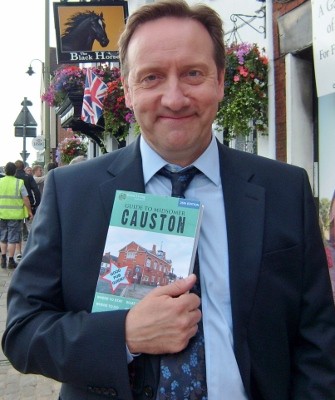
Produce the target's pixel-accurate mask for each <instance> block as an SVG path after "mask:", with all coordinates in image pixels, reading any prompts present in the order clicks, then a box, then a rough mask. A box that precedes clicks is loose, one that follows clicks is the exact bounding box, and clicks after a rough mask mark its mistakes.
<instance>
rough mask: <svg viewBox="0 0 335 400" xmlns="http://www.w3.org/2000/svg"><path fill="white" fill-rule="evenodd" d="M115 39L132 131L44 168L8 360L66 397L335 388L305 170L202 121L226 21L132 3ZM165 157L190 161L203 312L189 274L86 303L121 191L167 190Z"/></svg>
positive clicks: (282, 398) (253, 396)
mask: <svg viewBox="0 0 335 400" xmlns="http://www.w3.org/2000/svg"><path fill="white" fill-rule="evenodd" d="M119 44H120V61H121V67H122V74H123V77H124V86H125V93H126V101H127V105H128V106H129V107H131V108H132V109H133V111H134V113H135V116H136V120H137V122H138V124H139V125H140V128H141V136H140V137H139V138H138V139H137V140H136V142H135V143H133V144H131V145H129V146H127V147H125V148H123V149H120V150H119V151H115V152H113V153H111V154H107V155H104V156H101V157H98V158H96V159H94V160H89V161H86V162H85V163H80V164H79V165H74V166H71V167H68V168H57V169H55V170H53V171H51V172H50V173H49V174H50V175H49V177H48V179H47V181H46V185H45V188H44V192H43V199H42V203H41V205H40V207H39V209H38V211H37V215H36V220H35V222H34V224H33V230H32V234H31V235H30V236H29V239H28V243H27V247H26V252H25V257H24V258H23V260H22V261H21V263H20V265H19V267H18V269H17V270H16V271H15V273H14V276H13V278H12V282H11V286H10V288H9V291H8V321H7V328H6V331H5V333H4V336H3V341H2V345H3V349H4V352H5V354H6V355H7V357H8V359H9V360H10V361H11V363H12V364H13V365H14V367H15V368H17V369H18V370H19V371H21V372H24V373H37V374H42V375H45V376H48V377H51V378H53V379H56V380H58V381H61V382H63V385H62V389H61V393H60V399H62V400H83V399H88V400H98V399H100V400H101V399H104V398H110V399H120V400H121V399H123V400H130V399H154V400H156V399H170V400H183V399H199V400H206V399H209V400H219V399H220V400H221V399H227V400H246V399H250V400H293V399H294V400H307V399H308V400H321V399H324V400H331V399H335V308H334V303H333V299H332V293H331V286H330V279H329V273H328V269H327V262H326V257H325V253H324V247H323V243H322V239H321V235H320V231H319V226H318V218H317V214H316V210H315V207H314V201H313V196H312V194H311V189H310V186H309V183H308V177H307V174H306V173H305V171H304V170H303V169H301V168H298V167H294V166H290V165H287V164H284V163H279V162H276V161H273V160H269V159H266V158H261V157H258V156H255V155H251V154H247V153H243V152H239V151H236V150H233V149H229V148H227V147H225V146H223V145H221V144H220V143H219V142H218V141H217V140H216V139H215V137H214V136H213V134H212V130H211V126H212V122H213V120H214V118H215V115H216V111H217V106H218V102H219V101H220V100H221V99H222V97H223V91H224V90H223V89H224V45H223V30H222V21H221V19H220V18H219V16H218V15H217V14H216V13H215V12H214V11H213V10H212V9H211V8H209V7H207V6H205V5H199V6H193V7H189V6H188V5H187V3H186V2H184V1H182V0H170V1H158V2H155V3H152V4H149V5H145V6H143V7H141V8H140V9H139V10H138V11H137V12H134V13H133V14H132V15H131V16H130V17H129V19H128V21H127V25H126V30H125V32H124V33H123V34H122V35H121V38H120V41H119ZM167 164H169V165H168V167H169V168H170V169H171V167H173V168H174V169H181V170H182V173H183V176H184V177H185V176H186V175H188V176H189V175H190V171H189V170H188V168H187V167H189V166H191V165H193V166H195V167H196V168H197V169H198V171H200V173H198V174H196V175H195V176H194V178H193V180H192V181H191V183H190V184H189V187H188V188H187V189H186V192H185V196H186V197H188V198H196V199H199V200H200V201H201V202H202V203H204V205H205V210H204V216H203V223H202V227H201V232H200V239H199V246H198V256H199V272H198V270H197V271H196V272H197V274H198V278H200V286H201V311H200V308H199V307H200V298H199V296H198V295H197V294H196V293H195V292H194V291H193V286H194V285H195V281H196V276H195V275H194V274H192V275H190V276H189V277H188V278H186V279H185V280H180V281H178V282H175V283H173V284H171V285H167V286H161V287H158V288H155V289H153V290H152V291H151V292H150V293H149V294H148V295H147V296H146V297H144V299H142V300H141V301H140V302H139V303H138V304H137V305H135V306H134V307H133V308H132V309H131V310H130V311H128V312H127V311H107V312H99V313H91V307H92V303H93V299H94V293H95V288H96V283H97V279H98V276H99V270H100V264H101V259H102V253H103V250H104V245H105V239H106V235H107V230H108V225H109V219H110V214H111V210H112V207H113V201H114V196H115V191H116V190H117V189H122V190H131V191H138V192H147V193H155V194H160V195H169V194H170V193H171V181H170V180H169V178H167V177H166V176H165V175H166V174H165V175H164V176H163V175H162V173H161V172H160V170H161V169H162V167H165V166H166V165H167ZM196 286H197V288H194V289H195V290H196V291H197V293H199V292H198V289H199V287H198V286H199V285H196ZM191 289H192V290H191ZM203 333H204V340H203ZM203 343H204V348H203ZM198 350H199V351H198ZM204 350H205V351H204ZM204 355H205V359H204ZM204 367H205V368H204Z"/></svg>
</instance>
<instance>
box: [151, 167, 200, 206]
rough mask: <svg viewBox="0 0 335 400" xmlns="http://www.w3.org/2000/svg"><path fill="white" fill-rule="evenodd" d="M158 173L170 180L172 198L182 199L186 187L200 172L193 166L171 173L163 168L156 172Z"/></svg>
mask: <svg viewBox="0 0 335 400" xmlns="http://www.w3.org/2000/svg"><path fill="white" fill-rule="evenodd" d="M158 173H159V174H160V175H163V176H165V177H166V178H169V179H170V181H171V184H172V193H171V196H172V197H180V198H184V197H185V196H184V193H185V191H186V189H187V187H188V185H189V184H190V183H191V181H192V179H193V178H194V177H195V175H196V174H199V173H200V171H199V170H198V168H196V167H193V166H192V167H189V168H186V169H183V170H181V171H177V172H172V171H170V170H169V169H167V168H166V167H163V168H162V169H160V170H159V171H158Z"/></svg>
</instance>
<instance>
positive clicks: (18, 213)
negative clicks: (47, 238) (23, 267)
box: [0, 162, 33, 269]
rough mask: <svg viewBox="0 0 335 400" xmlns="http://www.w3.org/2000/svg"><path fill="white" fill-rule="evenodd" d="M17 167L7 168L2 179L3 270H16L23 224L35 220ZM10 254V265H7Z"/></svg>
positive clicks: (0, 227) (0, 234) (0, 235)
mask: <svg viewBox="0 0 335 400" xmlns="http://www.w3.org/2000/svg"><path fill="white" fill-rule="evenodd" d="M15 172H16V166H15V164H14V163H12V162H9V163H7V164H6V166H5V174H6V176H5V177H3V178H2V179H0V246H1V268H6V267H8V268H9V269H14V268H16V266H17V264H16V262H15V260H14V254H15V248H16V244H17V243H19V242H20V240H21V223H22V220H23V219H24V218H28V217H29V218H31V219H32V218H33V213H32V210H31V207H30V201H29V197H28V192H27V189H26V188H25V186H24V182H23V180H22V179H18V178H15ZM7 252H8V264H7Z"/></svg>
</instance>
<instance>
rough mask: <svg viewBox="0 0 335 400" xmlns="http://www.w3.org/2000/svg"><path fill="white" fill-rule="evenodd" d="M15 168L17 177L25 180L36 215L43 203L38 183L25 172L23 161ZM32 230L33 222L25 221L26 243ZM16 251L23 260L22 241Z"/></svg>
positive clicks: (24, 237) (19, 161) (24, 234)
mask: <svg viewBox="0 0 335 400" xmlns="http://www.w3.org/2000/svg"><path fill="white" fill-rule="evenodd" d="M15 166H16V174H15V176H16V177H17V178H19V179H22V180H23V182H24V186H25V187H26V189H27V191H28V197H29V201H30V204H31V210H32V212H33V214H34V215H35V213H36V210H37V207H38V206H39V204H40V202H41V193H40V191H39V189H38V187H37V183H36V182H35V180H34V178H33V176H32V175H29V174H27V173H26V172H25V171H24V163H23V161H22V160H17V161H15ZM30 229H31V220H26V219H25V220H24V221H23V226H22V232H23V240H24V241H26V240H27V238H28V235H29V232H30ZM16 250H17V258H18V259H19V260H21V258H22V251H21V241H20V243H19V245H18V246H17V249H16Z"/></svg>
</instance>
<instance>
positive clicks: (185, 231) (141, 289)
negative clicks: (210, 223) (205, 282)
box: [92, 190, 203, 312]
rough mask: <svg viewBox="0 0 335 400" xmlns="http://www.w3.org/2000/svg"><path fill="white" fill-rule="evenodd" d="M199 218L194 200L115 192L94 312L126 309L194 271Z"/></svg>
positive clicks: (199, 208)
mask: <svg viewBox="0 0 335 400" xmlns="http://www.w3.org/2000/svg"><path fill="white" fill-rule="evenodd" d="M202 214H203V205H202V204H200V202H199V201H198V200H190V199H180V198H176V197H170V196H157V195H152V194H147V193H137V192H128V191H122V190H118V191H117V192H116V195H115V201H114V205H113V210H112V215H111V219H110V224H109V229H108V233H107V237H106V243H105V248H104V252H103V255H102V261H101V268H100V273H99V278H98V281H97V286H96V293H95V297H94V302H93V307H92V312H100V311H111V310H121V309H129V308H131V307H132V306H133V305H135V304H136V303H137V302H139V301H140V300H141V299H142V298H143V297H144V296H145V295H146V294H147V293H148V292H149V291H150V290H152V289H153V288H155V287H158V286H164V285H168V284H170V283H172V282H174V281H176V280H177V279H182V278H185V277H186V276H187V275H189V274H190V273H192V271H193V266H194V260H195V255H196V250H197V245H198V240H199V233H200V224H201V218H202Z"/></svg>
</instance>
